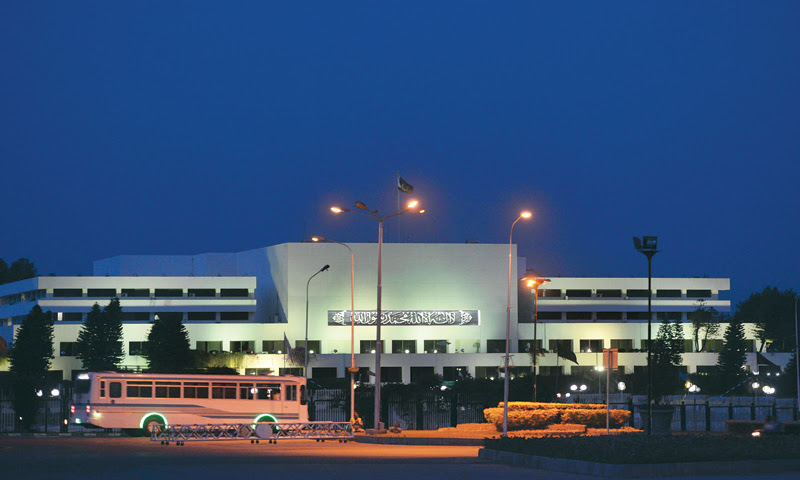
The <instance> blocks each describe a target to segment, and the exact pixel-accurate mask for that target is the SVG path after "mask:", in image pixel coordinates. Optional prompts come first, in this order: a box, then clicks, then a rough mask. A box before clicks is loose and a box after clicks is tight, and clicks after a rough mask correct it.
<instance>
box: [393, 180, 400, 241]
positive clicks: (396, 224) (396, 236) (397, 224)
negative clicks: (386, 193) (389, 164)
mask: <svg viewBox="0 0 800 480" xmlns="http://www.w3.org/2000/svg"><path fill="white" fill-rule="evenodd" d="M395 173H396V176H395V182H396V183H395V185H397V187H398V188H396V189H395V190H397V210H395V211H396V212H399V211H400V188H399V186H400V170H396V171H395ZM394 228H395V232H394V242H395V243H400V217H399V216H398V217H397V218H396V219H395V222H394Z"/></svg>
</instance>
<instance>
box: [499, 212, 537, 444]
mask: <svg viewBox="0 0 800 480" xmlns="http://www.w3.org/2000/svg"><path fill="white" fill-rule="evenodd" d="M530 217H531V212H528V211H523V212H522V213H520V214H519V217H517V219H516V220H514V223H512V224H511V233H509V235H508V303H507V304H506V356H505V361H504V365H505V368H504V370H503V436H504V437H507V436H508V377H509V375H508V357H509V354H510V350H509V348H510V344H511V341H510V335H511V245H512V244H511V239H512V237H513V235H514V225H516V224H517V222H519V220H520V219H521V218H530Z"/></svg>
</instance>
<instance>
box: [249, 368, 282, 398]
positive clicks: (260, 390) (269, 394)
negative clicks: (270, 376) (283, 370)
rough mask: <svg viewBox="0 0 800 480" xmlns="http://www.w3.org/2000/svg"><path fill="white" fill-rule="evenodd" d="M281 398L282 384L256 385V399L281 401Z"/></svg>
mask: <svg viewBox="0 0 800 480" xmlns="http://www.w3.org/2000/svg"><path fill="white" fill-rule="evenodd" d="M281 375H283V374H281ZM280 397H281V386H280V384H277V383H256V398H257V399H258V400H280Z"/></svg>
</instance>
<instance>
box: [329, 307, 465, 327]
mask: <svg viewBox="0 0 800 480" xmlns="http://www.w3.org/2000/svg"><path fill="white" fill-rule="evenodd" d="M376 318H377V312H376V311H375V310H356V311H355V315H354V320H355V324H356V325H362V326H363V325H375V320H376ZM351 321H352V320H351V318H350V310H328V325H347V326H349V325H350V323H351ZM381 325H417V326H437V325H442V326H456V327H460V326H466V325H470V326H476V325H480V311H479V310H383V311H381Z"/></svg>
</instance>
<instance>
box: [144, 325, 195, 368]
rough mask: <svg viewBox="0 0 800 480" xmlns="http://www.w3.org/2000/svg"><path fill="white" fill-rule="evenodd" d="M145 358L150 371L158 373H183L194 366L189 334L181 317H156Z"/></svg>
mask: <svg viewBox="0 0 800 480" xmlns="http://www.w3.org/2000/svg"><path fill="white" fill-rule="evenodd" d="M147 342H148V344H149V347H148V350H147V352H145V357H146V358H147V361H148V363H149V366H150V371H152V372H156V373H181V372H185V371H186V370H188V369H190V368H191V366H192V360H193V359H192V353H191V350H190V349H189V332H187V331H186V327H185V326H184V325H183V322H182V320H181V317H180V315H164V318H159V317H158V316H156V320H155V321H154V322H153V326H152V327H151V328H150V332H149V333H148V334H147Z"/></svg>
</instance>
